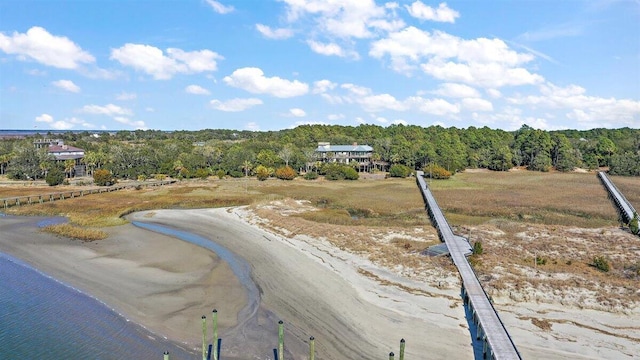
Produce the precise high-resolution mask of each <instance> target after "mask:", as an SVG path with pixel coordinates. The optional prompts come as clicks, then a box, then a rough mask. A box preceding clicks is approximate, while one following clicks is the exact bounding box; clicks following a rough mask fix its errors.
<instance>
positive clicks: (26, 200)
mask: <svg viewBox="0 0 640 360" xmlns="http://www.w3.org/2000/svg"><path fill="white" fill-rule="evenodd" d="M174 182H176V180H164V181H149V182H142V183H136V184H121V185H113V186H108V187H95V188H89V189H81V190H69V191H59V192H54V193H47V194H39V195H23V196H14V197H8V198H4V199H0V205H1V206H2V207H3V208H4V209H7V208H9V207H12V206H21V205H31V204H42V203H45V202H53V201H58V200H65V199H73V198H76V197H82V196H85V195H90V194H101V193H105V192H112V191H117V190H122V189H128V188H134V187H137V186H142V187H148V186H162V185H167V184H173V183H174Z"/></svg>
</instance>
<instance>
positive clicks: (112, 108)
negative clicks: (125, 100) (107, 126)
mask: <svg viewBox="0 0 640 360" xmlns="http://www.w3.org/2000/svg"><path fill="white" fill-rule="evenodd" d="M79 112H82V113H87V114H95V115H107V116H117V115H120V116H130V115H133V112H132V111H131V110H130V109H127V108H123V107H120V106H118V105H114V104H107V105H105V106H100V105H85V106H83V107H82V108H81V109H80V110H79Z"/></svg>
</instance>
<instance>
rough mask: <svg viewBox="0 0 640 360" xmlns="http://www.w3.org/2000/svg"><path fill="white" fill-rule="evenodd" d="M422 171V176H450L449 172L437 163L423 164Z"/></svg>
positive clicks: (446, 177)
mask: <svg viewBox="0 0 640 360" xmlns="http://www.w3.org/2000/svg"><path fill="white" fill-rule="evenodd" d="M422 171H424V177H426V178H429V177H431V178H432V179H448V178H450V177H451V172H450V171H448V170H447V169H445V168H443V167H442V166H440V165H438V164H429V165H427V166H425V167H424V168H423V169H422Z"/></svg>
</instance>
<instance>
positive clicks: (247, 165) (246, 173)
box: [242, 160, 252, 177]
mask: <svg viewBox="0 0 640 360" xmlns="http://www.w3.org/2000/svg"><path fill="white" fill-rule="evenodd" d="M251 167H252V165H251V161H249V160H245V161H244V162H243V163H242V168H243V169H244V176H245V177H247V176H249V170H251Z"/></svg>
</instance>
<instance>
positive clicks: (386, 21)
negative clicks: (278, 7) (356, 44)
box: [283, 0, 404, 39]
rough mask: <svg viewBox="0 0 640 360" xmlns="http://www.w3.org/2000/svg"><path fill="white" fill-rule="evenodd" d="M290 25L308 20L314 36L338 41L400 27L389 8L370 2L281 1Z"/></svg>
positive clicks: (370, 0) (351, 0)
mask: <svg viewBox="0 0 640 360" xmlns="http://www.w3.org/2000/svg"><path fill="white" fill-rule="evenodd" d="M283 2H284V3H286V4H287V19H288V20H289V21H291V22H293V21H297V20H299V19H300V18H302V17H305V16H310V17H312V18H313V20H314V21H313V22H314V23H315V24H317V32H319V33H322V34H327V35H328V36H330V37H337V38H341V39H350V38H358V39H363V38H370V37H372V36H374V34H375V33H376V32H378V31H394V30H397V29H400V28H402V27H403V26H404V22H403V21H402V20H401V19H398V18H397V16H396V15H395V13H394V8H393V7H385V6H378V5H376V3H375V1H373V0H342V1H335V0H283Z"/></svg>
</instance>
